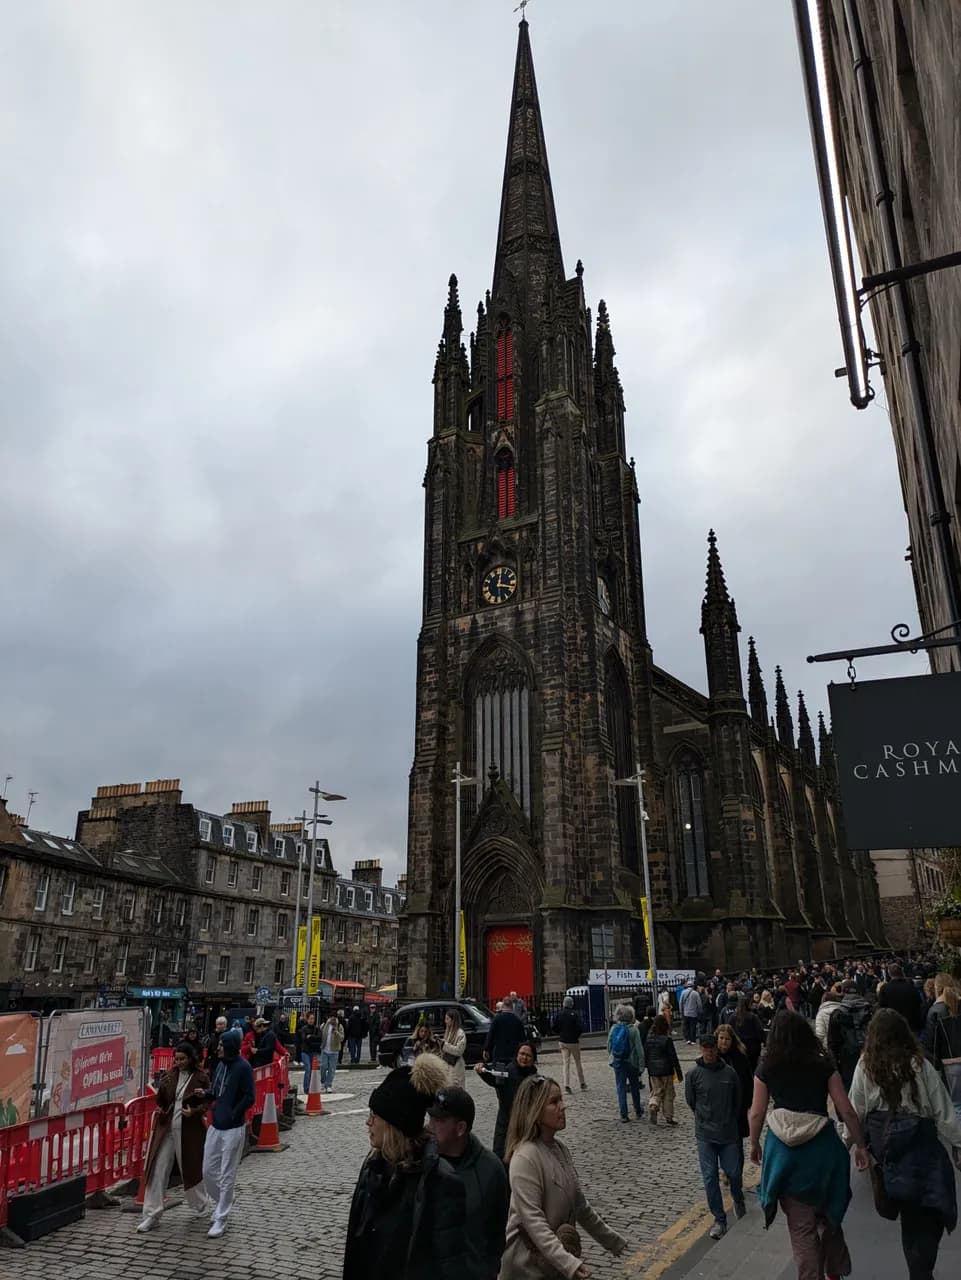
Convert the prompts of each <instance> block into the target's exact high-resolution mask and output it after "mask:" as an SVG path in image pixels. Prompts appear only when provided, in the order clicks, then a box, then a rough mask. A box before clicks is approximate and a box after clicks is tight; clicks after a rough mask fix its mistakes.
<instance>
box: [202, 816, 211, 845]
mask: <svg viewBox="0 0 961 1280" xmlns="http://www.w3.org/2000/svg"><path fill="white" fill-rule="evenodd" d="M210 832H211V822H210V819H209V818H201V819H200V838H201V840H209V839H210Z"/></svg>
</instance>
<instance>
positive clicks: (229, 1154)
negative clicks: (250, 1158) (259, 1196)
mask: <svg viewBox="0 0 961 1280" xmlns="http://www.w3.org/2000/svg"><path fill="white" fill-rule="evenodd" d="M246 1137H247V1127H246V1125H238V1126H237V1128H236V1129H215V1128H214V1127H213V1125H211V1126H210V1128H209V1129H208V1130H207V1139H206V1141H205V1142H204V1186H205V1187H206V1188H207V1195H208V1196H209V1197H210V1199H211V1200H212V1201H213V1205H214V1211H213V1214H212V1218H213V1221H214V1222H223V1220H224V1218H226V1216H227V1214H228V1213H229V1212H230V1210H231V1206H232V1205H233V1203H234V1184H235V1183H236V1181H237V1169H238V1168H239V1166H240V1158H241V1156H242V1155H243V1154H244V1141H245V1140H246Z"/></svg>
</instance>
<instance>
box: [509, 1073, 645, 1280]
mask: <svg viewBox="0 0 961 1280" xmlns="http://www.w3.org/2000/svg"><path fill="white" fill-rule="evenodd" d="M566 1124H567V1116H566V1114H565V1108H564V1095H563V1093H562V1092H561V1086H560V1085H559V1084H558V1083H557V1081H556V1080H552V1079H550V1077H549V1076H538V1075H535V1076H531V1077H530V1078H529V1079H527V1080H525V1081H524V1082H523V1084H522V1085H521V1087H520V1089H519V1090H518V1091H517V1098H516V1099H515V1102H514V1110H513V1112H512V1114H511V1122H510V1128H509V1130H508V1134H507V1170H508V1173H509V1174H510V1180H511V1205H510V1213H509V1215H508V1219H507V1248H506V1249H505V1250H504V1256H503V1259H502V1260H501V1270H500V1280H543V1277H544V1276H545V1275H558V1276H567V1277H577V1280H583V1278H584V1277H586V1276H588V1275H589V1274H590V1273H589V1272H588V1269H587V1267H586V1266H585V1265H584V1264H583V1263H580V1264H579V1265H578V1261H577V1260H578V1259H579V1258H580V1256H581V1241H580V1236H579V1235H578V1233H577V1226H578V1225H580V1226H582V1227H583V1228H584V1230H585V1231H587V1232H589V1233H590V1234H591V1235H592V1236H593V1237H594V1239H595V1240H596V1241H597V1242H598V1243H599V1244H600V1245H602V1246H603V1248H605V1249H607V1251H608V1252H609V1253H613V1254H621V1253H623V1252H624V1250H625V1249H626V1248H627V1242H626V1240H624V1238H623V1236H621V1235H619V1234H618V1232H616V1231H615V1230H614V1229H613V1228H612V1227H609V1226H608V1225H607V1223H606V1222H605V1221H604V1220H603V1218H601V1217H600V1216H599V1215H598V1214H597V1213H596V1212H595V1211H594V1210H593V1209H592V1208H591V1206H590V1205H589V1204H588V1202H587V1199H586V1197H585V1195H584V1192H583V1191H582V1190H581V1185H580V1183H579V1182H578V1179H577V1171H576V1169H575V1168H574V1162H573V1160H572V1159H571V1156H570V1152H569V1151H568V1150H567V1147H565V1146H564V1144H563V1143H562V1142H559V1141H558V1140H557V1135H558V1134H559V1133H561V1132H562V1131H563V1129H564V1127H565V1125H566Z"/></svg>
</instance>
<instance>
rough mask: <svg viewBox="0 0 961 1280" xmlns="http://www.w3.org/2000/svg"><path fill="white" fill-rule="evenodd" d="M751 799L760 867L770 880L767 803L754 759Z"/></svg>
mask: <svg viewBox="0 0 961 1280" xmlns="http://www.w3.org/2000/svg"><path fill="white" fill-rule="evenodd" d="M751 798H752V799H753V801H754V830H755V832H756V835H757V842H758V844H759V846H760V850H761V856H760V858H759V860H758V865H759V866H760V867H761V868H762V869H763V871H764V876H765V880H769V877H770V874H771V871H770V865H769V863H768V847H767V802H766V800H765V798H764V784H763V783H762V781H761V771H760V769H758V767H757V762H756V761H755V760H754V759H753V758H752V760H751Z"/></svg>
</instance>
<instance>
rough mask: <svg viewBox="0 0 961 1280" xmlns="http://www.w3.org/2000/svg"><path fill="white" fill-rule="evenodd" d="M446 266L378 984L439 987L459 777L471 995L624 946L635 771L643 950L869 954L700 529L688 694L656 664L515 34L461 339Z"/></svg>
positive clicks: (819, 797)
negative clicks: (495, 218)
mask: <svg viewBox="0 0 961 1280" xmlns="http://www.w3.org/2000/svg"><path fill="white" fill-rule="evenodd" d="M462 338H463V323H462V315H461V307H460V301H459V295H458V286H457V281H456V279H455V278H454V277H451V279H450V282H449V289H448V297H447V306H446V310H445V312H444V322H443V331H442V336H441V341H440V346H439V348H438V352H437V357H436V362H435V366H434V425H433V435H432V437H431V439H430V442H429V445H428V457H427V470H426V475H425V479H424V488H425V494H426V525H425V529H426V533H425V547H424V596H423V622H422V627H421V632H420V637H419V641H418V661H417V705H416V717H417V719H416V738H415V756H414V762H413V768H412V771H411V778H410V809H409V835H408V888H409V894H408V899H407V907H406V913H405V916H404V918H403V937H402V940H401V964H400V983H401V989H402V991H406V992H407V993H408V994H411V995H413V994H428V993H438V992H444V991H449V990H450V988H451V985H452V983H453V972H452V970H453V956H454V945H453V936H454V934H453V930H454V883H455V829H456V828H455V812H454V803H455V801H454V795H455V791H454V787H453V786H452V783H451V778H452V774H453V771H454V768H455V766H456V764H457V763H458V762H460V764H461V766H462V769H463V771H464V773H465V774H466V775H468V777H470V778H471V779H472V780H473V781H472V782H471V783H469V784H467V785H465V787H464V788H463V812H462V814H461V819H462V832H463V841H462V855H463V856H462V871H463V875H462V893H463V909H464V916H465V930H466V939H467V974H468V977H467V984H468V989H469V990H471V991H473V992H474V993H475V994H478V995H483V996H485V997H487V998H491V999H493V998H496V997H497V996H500V995H503V994H504V992H505V991H508V990H511V989H515V990H517V991H519V992H522V993H524V994H531V993H537V992H540V991H542V990H551V991H558V990H563V989H564V988H565V987H566V986H567V984H568V983H570V982H580V981H584V980H585V976H586V974H587V971H588V969H589V968H591V967H593V966H598V965H600V966H603V965H604V963H605V962H607V963H609V964H610V965H614V966H618V967H621V966H629V967H633V966H637V965H639V964H642V963H643V961H644V959H645V956H646V947H645V935H644V924H643V916H642V907H641V899H642V896H643V893H644V890H643V878H642V864H641V842H640V826H639V806H638V796H637V792H636V790H635V789H634V788H633V787H632V786H630V785H628V786H624V787H617V788H615V781H616V780H618V779H627V778H629V777H630V776H631V775H632V774H633V773H634V769H635V763H636V762H639V763H640V764H641V766H642V767H643V770H644V775H645V786H646V797H645V803H646V811H647V818H648V821H647V839H648V844H649V848H650V861H651V875H652V882H653V888H652V895H653V917H654V921H655V928H656V941H657V956H658V961H659V964H660V965H661V966H662V967H666V966H672V967H673V966H688V965H691V964H696V965H699V966H710V968H712V969H713V968H714V966H715V965H720V966H721V967H724V968H731V967H747V966H750V965H773V964H776V963H782V962H784V961H786V960H788V959H792V960H796V959H797V958H798V957H801V956H805V957H806V956H812V955H813V956H820V957H827V956H831V955H835V954H841V953H850V952H853V951H855V950H857V949H858V948H859V947H864V948H868V947H871V946H873V945H875V943H876V942H878V941H879V940H880V937H881V927H880V917H879V909H878V897H877V885H876V881H875V878H874V873H873V868H872V864H871V860H870V858H869V856H868V855H867V854H866V853H858V852H852V851H850V850H848V849H847V847H846V845H845V841H844V832H843V825H842V823H841V820H840V815H839V811H838V804H837V798H836V781H835V777H834V770H833V764H832V761H833V755H832V751H831V745H830V738H829V734H828V732H827V729H826V727H825V726H824V725H823V724H819V726H818V741H817V742H816V741H815V736H814V731H813V729H812V726H811V724H810V721H809V719H808V715H807V711H806V709H805V707H804V703H803V699H801V701H800V702H799V704H798V705H797V723H796V729H795V722H794V718H793V714H792V708H791V705H790V704H789V701H788V697H787V693H786V690H785V689H784V686H783V682H782V681H781V678H780V673H778V675H777V679H776V682H775V705H774V715H773V718H772V717H771V716H770V714H769V709H768V704H767V695H766V691H765V687H764V684H763V681H762V677H761V669H760V665H759V661H758V656H757V654H756V653H755V651H754V647H753V645H751V646H750V648H749V653H748V655H747V657H748V698H747V699H745V687H744V678H743V675H742V653H741V649H740V642H739V632H740V627H739V624H738V618H737V613H736V610H735V606H734V601H733V600H732V599H731V596H730V594H729V592H728V588H727V585H726V582H725V578H724V573H723V570H722V566H721V559H720V554H719V549H718V544H717V540H716V538H715V537H714V535H713V533H712V534H711V535H710V537H709V539H708V554H707V581H706V590H705V595H704V599H703V604H702V610H701V622H702V625H701V631H702V634H703V637H704V647H705V655H706V664H707V688H708V692H707V694H706V695H705V694H703V693H701V692H699V691H697V690H695V689H692V688H690V687H689V686H687V685H685V684H684V683H682V682H681V681H680V680H678V679H676V678H675V677H674V676H672V675H670V674H669V673H668V672H667V671H665V670H664V669H663V668H661V667H659V666H657V665H656V664H655V662H654V659H653V655H652V651H651V645H650V642H649V639H648V629H647V619H646V615H645V602H644V588H643V576H642V571H641V543H640V534H639V524H638V515H637V506H638V502H639V476H638V473H637V471H636V469H635V465H634V462H633V459H631V460H630V461H629V460H628V458H627V455H626V449H625V435H624V412H625V406H624V395H623V391H622V387H621V381H620V377H619V375H618V371H617V368H616V366H615V363H614V354H615V353H614V341H613V333H612V322H611V317H610V314H609V312H608V309H607V307H606V305H605V304H604V302H603V301H602V302H600V303H599V304H598V307H597V315H596V320H595V319H593V318H592V315H591V312H590V310H589V309H588V307H587V300H586V294H585V287H584V268H583V266H582V265H581V263H580V262H578V263H577V266H576V268H575V271H574V274H573V276H568V274H567V272H566V270H565V268H564V260H563V255H562V251H561V242H560V237H559V234H558V225H557V218H556V213H555V207H554V194H553V190H552V185H551V178H550V172H549V169H548V163H547V150H546V145H545V138H544V129H543V124H542V119H541V109H540V104H539V101H538V94H537V87H536V83H535V79H534V67H533V61H532V55H531V45H530V37H529V30H528V26H527V23H526V22H521V24H520V35H519V40H518V47H517V58H516V66H515V71H514V87H513V95H512V99H511V105H510V118H509V127H508V141H507V157H506V163H505V169H504V179H503V187H502V191H501V199H500V218H499V224H498V230H497V244H496V250H495V255H494V271H493V280H492V282H491V287H490V291H489V292H488V293H487V294H486V296H485V298H484V300H483V301H482V302H481V303H480V304H479V306H478V308H477V319H476V325H475V327H474V331H473V333H471V335H470V341H469V348H468V347H465V345H464V342H463V341H462Z"/></svg>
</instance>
